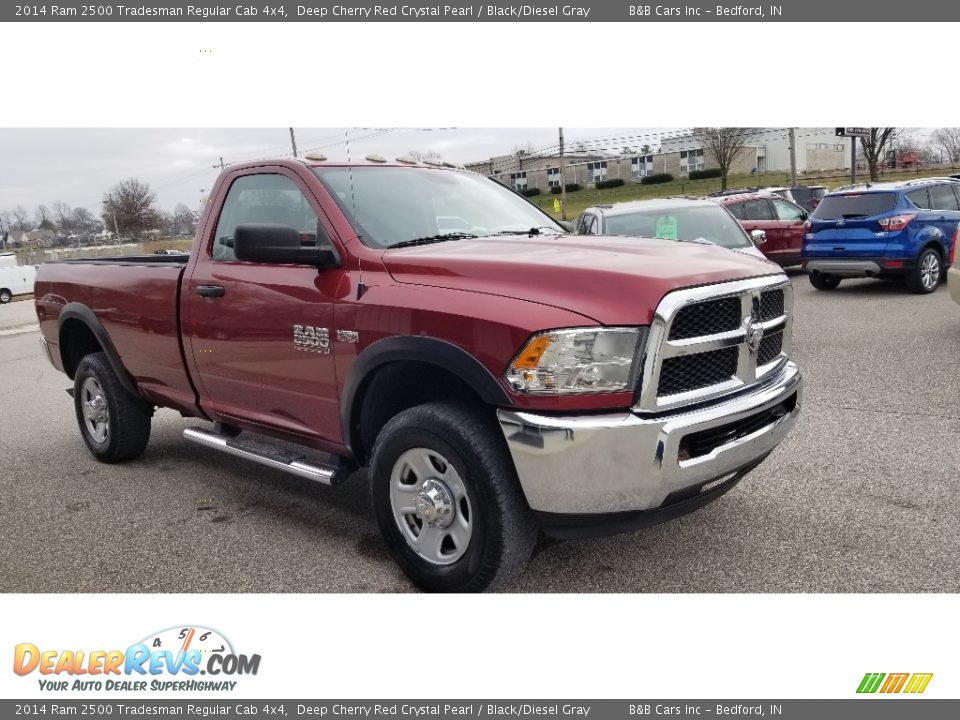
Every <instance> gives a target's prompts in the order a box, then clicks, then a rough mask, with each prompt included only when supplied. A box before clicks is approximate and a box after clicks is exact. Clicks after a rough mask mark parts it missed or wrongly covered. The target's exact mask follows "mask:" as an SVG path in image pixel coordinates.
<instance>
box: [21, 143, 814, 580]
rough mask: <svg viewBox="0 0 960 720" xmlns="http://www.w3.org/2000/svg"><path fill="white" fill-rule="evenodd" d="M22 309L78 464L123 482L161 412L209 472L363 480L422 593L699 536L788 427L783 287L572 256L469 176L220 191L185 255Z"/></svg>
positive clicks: (606, 248)
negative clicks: (209, 458)
mask: <svg viewBox="0 0 960 720" xmlns="http://www.w3.org/2000/svg"><path fill="white" fill-rule="evenodd" d="M450 218H459V219H460V220H462V221H463V222H462V223H461V222H457V223H453V222H452V221H451V220H450ZM441 222H442V223H443V226H444V227H451V226H453V225H454V224H456V226H457V227H467V228H469V230H458V231H456V232H450V233H441V232H439V231H438V228H439V226H440V223H441ZM36 298H37V300H36V309H37V316H38V318H39V321H40V329H41V334H42V339H43V343H44V345H45V347H46V353H47V356H48V358H49V359H50V361H51V362H52V363H53V364H54V366H55V367H56V368H57V369H59V370H62V371H63V372H64V373H66V375H67V376H68V377H69V378H70V379H71V380H72V382H73V388H72V394H73V403H74V412H75V414H76V418H77V422H78V425H79V430H80V435H81V437H82V438H83V441H84V443H85V444H86V446H87V448H88V449H89V451H90V452H91V453H92V454H93V456H94V457H95V458H97V459H98V460H100V461H103V462H121V461H125V460H132V459H133V458H136V457H137V456H139V455H140V454H141V453H142V452H143V451H144V449H145V448H146V446H147V442H148V440H149V437H150V428H151V417H152V415H153V411H154V408H155V407H156V406H161V407H169V408H173V409H175V410H178V411H179V412H180V413H182V414H183V415H185V416H189V417H196V418H199V419H201V420H207V421H210V422H211V423H213V424H212V426H205V427H195V428H191V429H188V430H186V431H185V433H184V435H185V437H186V439H187V440H189V441H191V442H193V443H196V444H198V445H201V446H203V447H204V448H206V449H207V451H208V452H221V453H227V454H230V455H234V456H238V457H241V458H246V459H248V460H251V461H254V462H257V463H260V464H262V465H265V466H267V467H269V468H272V469H275V470H282V471H285V472H288V473H292V474H295V475H298V476H300V477H304V478H308V479H311V480H314V481H317V482H320V483H322V484H326V485H337V484H338V483H340V482H342V481H343V480H345V479H346V478H347V477H348V476H350V475H352V474H353V470H354V469H356V468H357V467H358V466H369V468H370V471H369V473H368V477H369V482H370V494H371V498H372V504H373V510H374V516H375V519H376V523H377V526H378V528H379V530H380V533H381V535H382V537H383V539H384V542H385V545H386V547H387V548H388V550H389V551H390V553H391V554H392V556H393V557H394V559H395V560H396V562H397V563H398V564H399V566H400V567H401V568H402V569H403V570H404V572H406V573H407V575H408V576H409V577H410V578H412V579H413V581H414V582H416V583H417V584H419V585H420V586H421V587H424V588H427V589H430V590H481V589H484V588H487V587H491V586H492V585H494V584H495V583H496V582H498V581H500V580H503V579H504V578H506V577H509V576H510V575H511V574H513V573H516V572H518V571H520V570H521V569H522V568H523V567H524V565H525V564H526V562H527V560H528V559H529V558H530V556H531V553H532V551H533V547H534V543H535V541H536V538H537V533H538V530H539V529H541V528H542V529H543V530H545V531H546V532H548V533H551V534H553V535H554V536H557V537H573V536H578V535H581V536H582V535H598V534H611V533H616V532H623V531H625V530H628V529H636V528H640V527H644V526H647V525H650V524H654V523H657V522H662V521H664V520H667V519H670V518H672V517H676V516H678V515H682V514H684V513H687V512H690V511H692V510H695V509H697V508H699V507H701V506H703V505H705V504H706V503H708V502H710V501H712V500H714V499H715V498H717V497H719V496H720V495H722V494H723V493H725V492H727V491H728V490H729V489H730V488H731V487H733V485H734V484H735V483H737V482H738V481H739V480H740V479H741V478H742V477H743V476H744V475H745V474H746V473H748V472H749V471H750V470H751V469H753V468H754V467H756V466H757V465H758V464H759V463H760V462H762V461H763V460H764V458H766V457H767V455H768V454H769V453H770V452H771V451H772V450H773V449H774V448H775V447H776V446H777V445H778V444H779V443H780V441H781V440H783V439H784V438H785V437H786V435H787V433H788V432H789V431H790V429H791V427H792V426H793V425H794V423H795V419H796V417H797V414H798V413H799V410H800V406H801V396H800V390H801V377H800V372H799V370H798V368H797V366H796V365H795V364H794V363H793V362H791V360H790V358H789V353H790V349H791V344H790V336H791V328H792V288H791V284H790V281H789V279H788V278H787V277H786V275H784V274H783V272H782V271H781V270H780V269H779V268H777V267H776V266H774V265H773V264H771V263H767V262H759V261H757V260H756V259H755V258H752V257H745V256H743V255H739V254H737V253H734V252H730V251H728V250H725V249H723V248H718V247H715V246H713V245H710V244H700V243H678V242H673V241H668V240H657V239H652V240H645V241H643V242H637V241H636V239H634V238H615V237H607V238H602V239H601V238H583V237H578V236H574V235H568V234H565V231H564V230H563V228H562V227H561V226H559V225H558V224H557V223H555V222H554V221H553V220H552V219H551V218H550V217H549V216H548V215H546V214H545V213H544V212H542V211H541V210H540V209H539V208H537V207H536V206H534V205H531V204H530V203H529V202H528V201H527V200H525V199H524V198H522V197H520V196H519V195H517V194H515V193H514V192H512V191H511V190H508V189H506V188H504V187H503V186H502V185H499V184H498V183H496V182H494V181H492V180H490V179H488V178H485V177H483V176H482V175H478V174H475V173H471V172H466V171H461V170H458V169H450V168H443V167H430V166H424V165H420V164H414V163H409V164H403V163H398V164H390V163H386V162H373V161H371V162H368V163H353V164H350V165H344V164H337V163H330V162H327V163H325V162H321V161H319V160H309V159H305V160H294V159H284V160H277V161H273V162H268V161H266V162H265V161H261V162H256V163H249V164H241V165H232V166H230V167H229V168H227V169H226V170H224V171H223V173H222V174H221V175H220V177H219V178H218V180H217V182H216V185H215V186H214V189H213V191H212V194H211V196H210V200H209V202H208V203H207V205H206V207H205V209H204V213H203V217H202V218H201V220H200V227H199V229H198V231H197V234H196V237H195V239H194V244H193V248H192V250H191V253H190V255H189V256H179V255H147V256H141V257H117V258H110V259H104V258H97V259H93V260H66V261H60V262H52V263H46V264H44V265H42V266H41V268H40V274H39V277H38V280H37V293H36ZM251 435H252V436H254V437H252V438H250V437H249V436H251ZM267 438H270V439H269V440H267ZM283 441H286V442H285V443H284V442H283ZM290 443H295V444H296V446H299V448H300V449H299V450H292V449H291V445H290ZM318 451H320V452H321V453H325V454H322V455H320V454H318Z"/></svg>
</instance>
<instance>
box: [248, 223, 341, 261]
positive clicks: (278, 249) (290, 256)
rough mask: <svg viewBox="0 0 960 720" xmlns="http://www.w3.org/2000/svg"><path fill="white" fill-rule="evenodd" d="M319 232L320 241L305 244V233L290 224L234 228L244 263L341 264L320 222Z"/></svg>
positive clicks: (251, 224) (318, 238)
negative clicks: (302, 233) (303, 234)
mask: <svg viewBox="0 0 960 720" xmlns="http://www.w3.org/2000/svg"><path fill="white" fill-rule="evenodd" d="M317 231H318V232H317V235H316V236H315V237H316V243H315V244H313V245H304V236H302V235H301V234H300V233H299V232H297V230H296V229H294V228H292V227H290V226H289V225H277V224H273V223H245V224H243V225H237V227H236V230H234V231H233V252H234V255H235V256H236V258H237V260H242V261H244V262H258V263H272V264H290V265H313V266H314V267H318V268H325V267H337V266H338V265H339V264H340V258H339V256H338V255H337V251H336V249H335V248H334V247H333V243H331V242H330V239H329V238H328V237H327V236H326V233H324V232H323V228H322V226H320V225H319V223H318V224H317ZM307 237H309V236H307Z"/></svg>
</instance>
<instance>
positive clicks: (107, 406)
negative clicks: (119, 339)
mask: <svg viewBox="0 0 960 720" xmlns="http://www.w3.org/2000/svg"><path fill="white" fill-rule="evenodd" d="M73 402H74V407H75V409H76V413H77V423H78V424H79V425H80V434H81V435H82V436H83V441H84V442H85V443H86V444H87V448H89V450H90V452H91V453H93V456H94V457H95V458H97V460H100V461H101V462H107V463H115V462H122V461H124V460H132V459H133V458H135V457H138V456H140V455H141V454H142V453H143V451H144V450H145V449H146V447H147V442H148V441H149V440H150V422H151V418H152V417H153V407H152V406H150V405H148V404H147V403H145V402H144V401H143V400H141V399H140V398H138V397H136V396H134V395H131V394H130V393H129V392H128V391H127V390H126V389H125V388H124V387H123V385H121V384H120V380H119V378H117V375H116V373H114V371H113V368H112V367H111V366H110V363H109V361H108V360H107V356H106V355H104V354H103V353H102V352H99V353H91V354H90V355H87V356H86V357H84V358H83V359H82V360H81V361H80V364H79V365H78V366H77V374H76V375H75V376H74V383H73Z"/></svg>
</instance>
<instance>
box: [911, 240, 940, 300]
mask: <svg viewBox="0 0 960 720" xmlns="http://www.w3.org/2000/svg"><path fill="white" fill-rule="evenodd" d="M942 275H943V264H942V263H941V262H940V253H938V252H937V251H936V250H934V249H933V248H927V249H926V250H924V251H923V252H922V253H920V257H918V258H917V266H916V267H915V268H914V269H913V270H912V271H910V272H909V273H908V274H907V276H906V278H904V279H905V281H906V285H907V289H908V290H909V291H910V292H915V293H919V294H921V295H925V294H927V293H932V292H933V291H934V290H936V289H937V287H938V286H939V285H940V279H941V277H942Z"/></svg>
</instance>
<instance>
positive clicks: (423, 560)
mask: <svg viewBox="0 0 960 720" xmlns="http://www.w3.org/2000/svg"><path fill="white" fill-rule="evenodd" d="M482 409H483V408H473V407H468V406H461V405H453V404H448V403H430V404H426V405H419V406H417V407H413V408H410V409H409V410H405V411H403V412H401V413H399V414H398V415H396V416H395V417H394V418H393V419H391V420H390V421H389V422H388V423H387V424H386V425H385V426H384V428H383V430H381V432H380V434H379V436H378V437H377V441H376V443H375V444H374V448H373V459H372V462H371V464H370V489H371V497H372V500H373V511H374V517H375V518H376V521H377V526H378V527H379V530H380V534H381V536H382V537H383V539H384V542H385V543H386V544H387V548H388V549H389V550H390V554H391V555H392V556H393V558H394V560H395V561H396V562H397V564H398V565H399V566H400V568H401V569H402V570H403V572H404V573H405V574H406V575H407V577H409V578H410V579H411V580H412V581H413V582H414V583H415V584H416V585H418V586H419V587H420V588H422V589H424V590H428V591H431V592H480V591H483V590H489V589H491V588H493V587H494V586H496V585H497V584H499V583H502V582H503V581H505V580H507V579H508V578H510V577H512V576H514V575H516V574H517V573H519V572H520V571H521V570H522V569H523V568H524V567H526V564H527V562H528V561H529V560H530V556H531V554H532V553H533V546H534V543H535V541H536V538H537V532H538V525H537V522H536V520H535V519H534V516H533V513H532V512H531V510H530V507H529V506H528V505H527V501H526V499H525V498H524V496H523V492H522V491H521V489H520V484H519V482H518V480H517V475H516V470H515V469H514V466H513V461H512V460H511V458H510V455H509V453H508V451H507V446H506V442H505V441H504V439H503V435H502V433H501V431H500V428H499V427H498V426H497V424H496V422H495V421H494V419H493V417H492V415H485V414H483V412H482ZM428 463H429V464H428ZM444 491H446V494H444ZM425 493H426V494H428V495H429V496H430V499H427V500H426V501H424V500H423V496H424V494H425ZM424 510H425V511H424ZM444 510H445V511H446V512H444ZM444 522H446V523H448V525H447V526H443V523H444ZM431 523H433V525H431Z"/></svg>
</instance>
